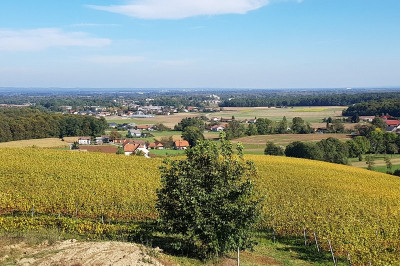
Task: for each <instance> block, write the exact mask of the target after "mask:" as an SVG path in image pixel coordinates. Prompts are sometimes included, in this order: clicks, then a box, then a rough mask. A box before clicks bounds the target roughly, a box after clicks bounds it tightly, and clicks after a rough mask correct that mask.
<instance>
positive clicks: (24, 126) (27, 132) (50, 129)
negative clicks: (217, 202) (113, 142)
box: [0, 108, 108, 142]
mask: <svg viewBox="0 0 400 266" xmlns="http://www.w3.org/2000/svg"><path fill="white" fill-rule="evenodd" d="M0 121H1V123H0V142H6V141H13V140H23V139H37V138H49V137H60V138H62V137H69V136H96V135H100V134H103V133H104V130H105V129H106V128H107V127H108V124H107V122H106V120H105V119H104V118H101V119H98V118H95V117H92V116H77V115H62V114H52V113H44V112H41V111H39V110H37V109H32V108H2V109H0Z"/></svg>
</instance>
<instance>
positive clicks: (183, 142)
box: [174, 140, 190, 150]
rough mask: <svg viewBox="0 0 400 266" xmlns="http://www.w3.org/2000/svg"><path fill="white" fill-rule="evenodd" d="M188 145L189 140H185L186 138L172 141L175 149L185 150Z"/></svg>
mask: <svg viewBox="0 0 400 266" xmlns="http://www.w3.org/2000/svg"><path fill="white" fill-rule="evenodd" d="M189 147H190V145H189V142H187V141H186V140H178V141H175V142H174V148H175V150H186V149H187V148H189Z"/></svg>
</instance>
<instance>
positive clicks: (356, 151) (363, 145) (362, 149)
mask: <svg viewBox="0 0 400 266" xmlns="http://www.w3.org/2000/svg"><path fill="white" fill-rule="evenodd" d="M364 133H365V132H364ZM399 150H400V136H399V135H397V134H395V133H392V132H384V131H382V130H381V129H380V128H373V126H371V130H370V131H369V132H367V133H366V134H365V135H362V136H357V137H355V138H353V139H351V140H348V141H346V142H342V141H340V140H339V139H337V138H332V137H330V138H327V139H324V140H321V141H319V142H316V143H314V142H301V141H295V142H292V143H290V144H289V145H288V146H287V147H286V148H285V149H284V148H283V147H281V146H278V145H275V144H274V143H272V142H268V143H267V145H266V148H265V151H264V153H265V154H266V155H278V156H281V155H286V156H288V157H296V158H305V159H311V160H319V161H326V162H331V163H338V164H348V158H359V160H360V161H362V160H363V158H364V156H366V155H367V154H397V153H399Z"/></svg>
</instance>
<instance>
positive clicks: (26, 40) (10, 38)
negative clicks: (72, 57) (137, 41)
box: [0, 28, 111, 51]
mask: <svg viewBox="0 0 400 266" xmlns="http://www.w3.org/2000/svg"><path fill="white" fill-rule="evenodd" d="M109 44H111V40H110V39H103V38H95V37H91V36H90V35H89V34H87V33H84V32H64V31H63V30H61V29H57V28H40V29H29V30H4V29H0V51H40V50H45V49H47V48H50V47H103V46H107V45H109Z"/></svg>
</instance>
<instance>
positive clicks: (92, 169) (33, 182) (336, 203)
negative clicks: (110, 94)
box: [0, 149, 400, 265]
mask: <svg viewBox="0 0 400 266" xmlns="http://www.w3.org/2000/svg"><path fill="white" fill-rule="evenodd" d="M247 159H250V160H253V161H255V163H256V167H257V168H258V176H257V178H256V180H255V181H256V188H257V191H258V192H259V193H260V194H262V195H264V196H265V200H264V202H263V204H262V210H263V219H262V221H260V224H259V225H260V227H261V228H268V229H271V228H272V227H274V228H275V231H276V232H277V233H279V234H281V235H287V236H295V235H297V236H302V235H303V227H304V228H305V229H306V234H307V238H309V240H310V241H313V232H315V233H316V234H317V236H318V241H319V243H320V244H321V245H322V247H323V248H324V249H326V250H328V246H327V243H328V242H327V241H328V240H330V241H331V242H332V246H333V249H334V251H335V253H336V254H337V255H347V253H349V254H350V256H351V258H352V260H353V262H355V263H356V264H357V263H358V264H369V262H371V263H372V264H373V265H378V264H379V265H380V264H392V265H394V264H397V265H399V264H400V257H399V256H398V254H399V251H400V240H399V239H400V179H398V178H397V177H394V176H389V175H386V174H380V173H375V172H371V171H367V170H363V169H358V168H353V167H348V166H343V165H336V164H329V163H325V162H318V161H309V160H302V159H294V158H285V157H268V156H247ZM160 164H161V161H160V160H158V159H145V158H141V157H138V156H117V155H107V154H100V153H79V152H68V151H52V150H41V149H0V214H3V215H6V214H8V215H9V214H11V213H14V214H16V213H18V212H20V213H22V214H23V215H26V216H29V215H31V212H32V207H33V206H34V210H35V212H36V213H44V214H50V215H58V214H61V216H69V217H74V216H76V215H77V216H78V218H93V219H101V217H102V216H103V217H104V219H110V218H111V219H121V220H128V219H146V218H155V217H156V216H157V215H156V213H155V200H156V193H155V191H156V189H157V188H158V187H159V185H160V183H159V172H158V168H157V167H158V166H159V165H160ZM0 229H1V228H0Z"/></svg>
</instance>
